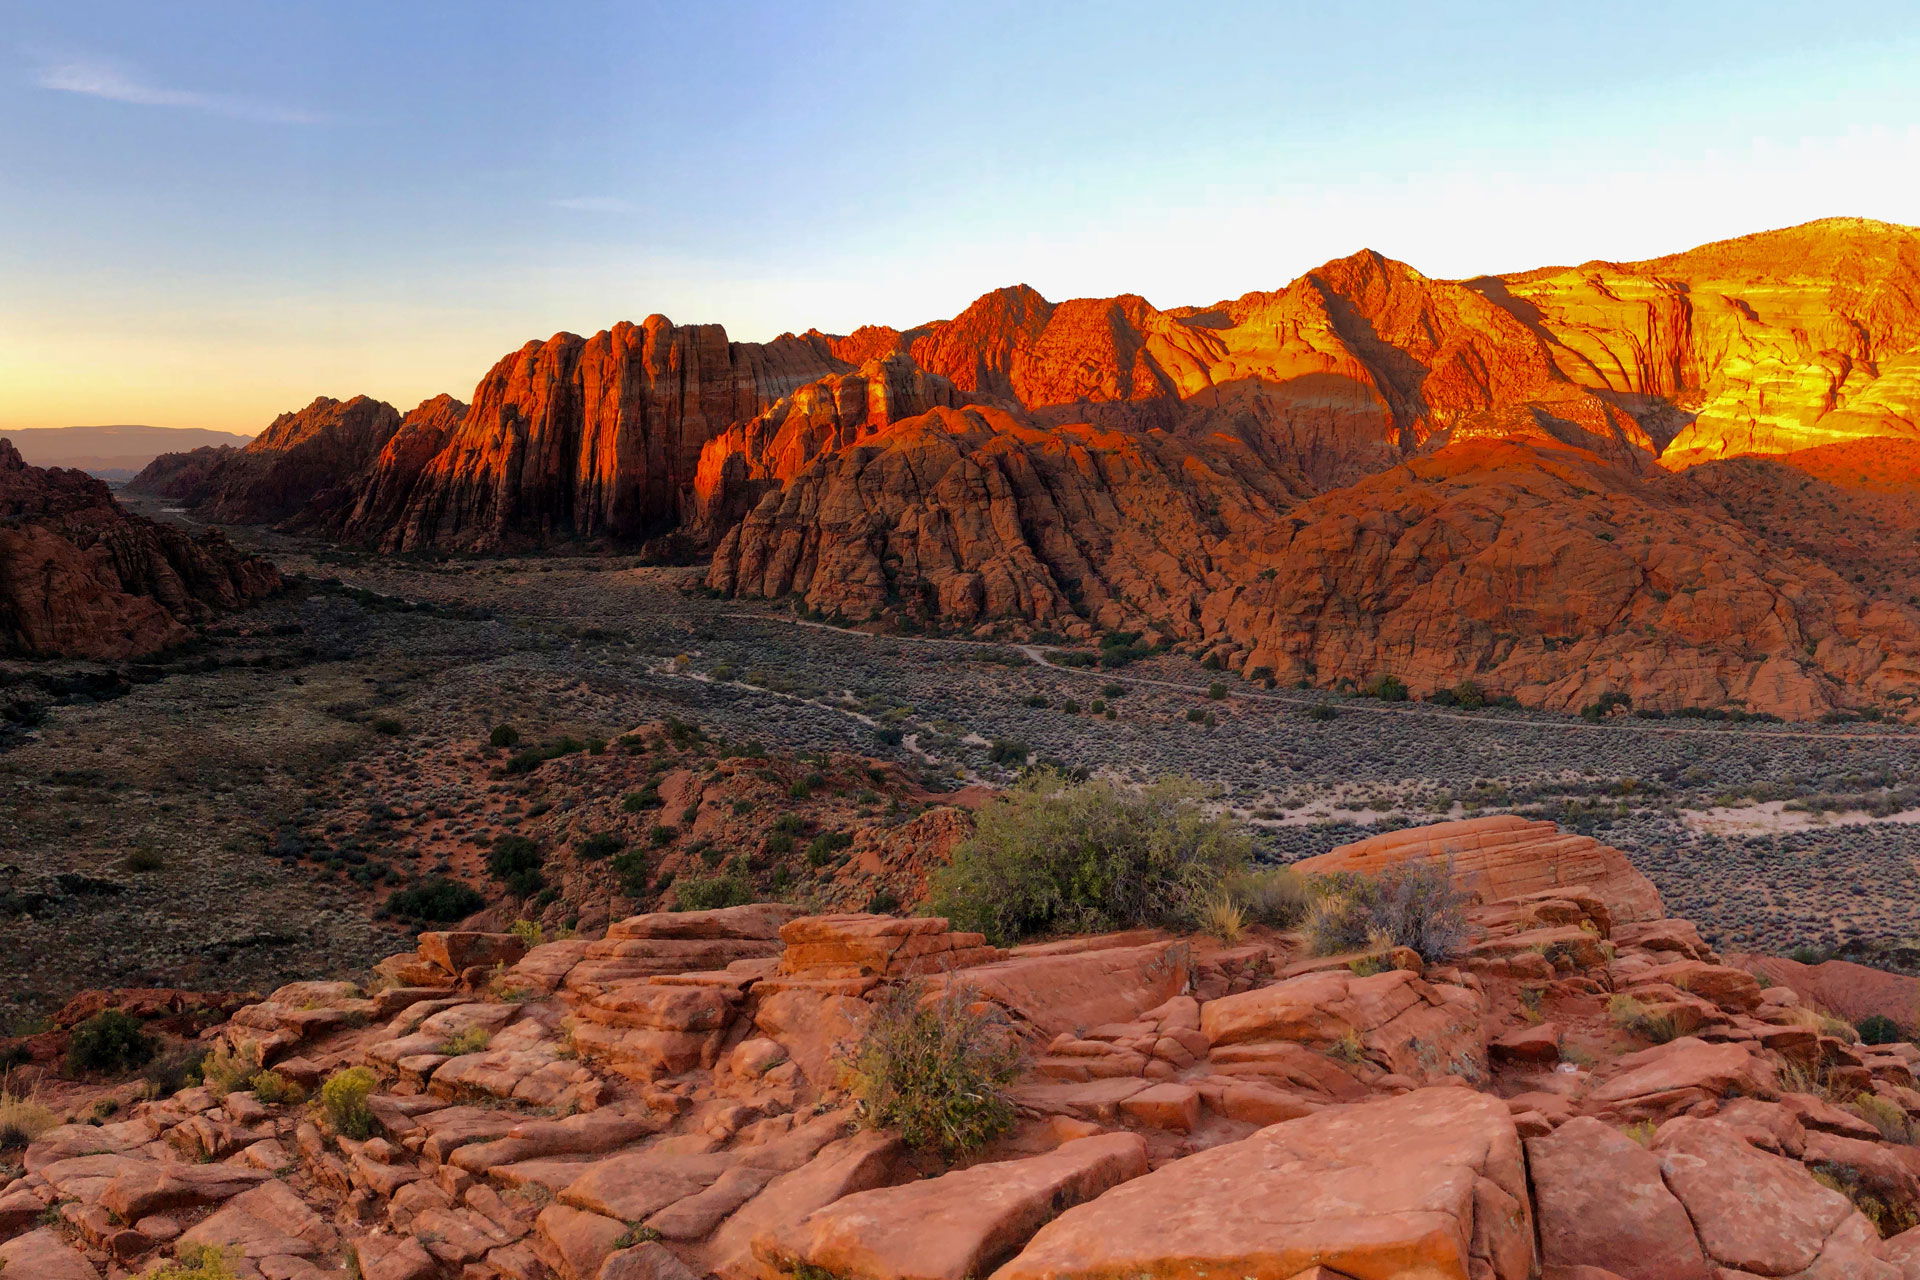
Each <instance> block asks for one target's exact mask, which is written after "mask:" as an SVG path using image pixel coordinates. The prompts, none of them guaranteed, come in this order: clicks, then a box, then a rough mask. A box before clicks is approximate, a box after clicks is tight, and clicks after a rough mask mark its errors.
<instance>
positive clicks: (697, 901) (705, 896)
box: [673, 875, 753, 911]
mask: <svg viewBox="0 0 1920 1280" xmlns="http://www.w3.org/2000/svg"><path fill="white" fill-rule="evenodd" d="M752 901H753V886H751V885H749V884H748V883H747V882H746V880H745V879H744V878H742V877H740V876H737V875H724V876H708V877H706V878H704V879H700V880H683V881H681V882H680V883H679V884H678V885H676V886H675V887H674V891H673V908H674V910H676V911H713V910H716V909H718V908H720V907H743V906H745V905H746V904H747V903H749V902H752Z"/></svg>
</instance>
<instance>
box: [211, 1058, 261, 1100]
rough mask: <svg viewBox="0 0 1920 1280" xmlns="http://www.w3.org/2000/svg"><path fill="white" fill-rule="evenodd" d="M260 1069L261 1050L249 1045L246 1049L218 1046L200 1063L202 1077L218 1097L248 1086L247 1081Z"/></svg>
mask: <svg viewBox="0 0 1920 1280" xmlns="http://www.w3.org/2000/svg"><path fill="white" fill-rule="evenodd" d="M259 1070H260V1050H259V1048H258V1047H256V1046H253V1045H249V1046H248V1047H247V1048H245V1049H241V1050H238V1051H236V1050H233V1049H229V1048H228V1047H227V1046H226V1045H220V1046H218V1047H216V1048H215V1049H214V1050H213V1052H211V1053H209V1054H208V1055H207V1056H206V1057H205V1058H204V1059H203V1060H202V1061H201V1063H200V1079H201V1082H202V1083H203V1084H205V1085H206V1086H207V1088H208V1090H209V1091H211V1092H212V1094H213V1096H214V1097H216V1098H224V1097H226V1096H227V1095H228V1094H230V1093H233V1092H235V1091H236V1090H240V1089H244V1088H246V1087H247V1082H248V1080H250V1079H251V1078H252V1077H253V1076H254V1075H256V1074H257V1073H258V1072H259Z"/></svg>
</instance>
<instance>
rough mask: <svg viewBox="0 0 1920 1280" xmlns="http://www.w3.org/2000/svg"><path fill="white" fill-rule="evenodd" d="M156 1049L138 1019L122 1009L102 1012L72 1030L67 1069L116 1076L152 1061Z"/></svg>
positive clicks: (68, 1044)
mask: <svg viewBox="0 0 1920 1280" xmlns="http://www.w3.org/2000/svg"><path fill="white" fill-rule="evenodd" d="M156 1047H157V1045H156V1043H155V1041H154V1039H153V1037H152V1036H149V1035H148V1034H147V1033H146V1029H145V1028H143V1027H142V1026H141V1025H140V1020H139V1019H138V1018H136V1017H134V1016H133V1015H132V1014H130V1013H128V1012H126V1011H125V1010H123V1009H103V1010H101V1011H100V1012H99V1013H96V1014H94V1015H93V1016H92V1017H91V1018H88V1019H87V1020H86V1021H85V1022H82V1023H81V1024H80V1025H79V1026H77V1027H75V1028H74V1029H73V1035H72V1037H71V1038H70V1039H69V1040H68V1041H67V1069H68V1070H69V1071H74V1072H80V1071H99V1072H102V1073H105V1074H109V1075H118V1074H119V1073H120V1072H123V1071H131V1070H133V1069H134V1068H135V1067H138V1066H141V1065H143V1064H145V1063H146V1062H148V1061H149V1060H151V1059H152V1057H153V1053H154V1049H155V1048H156Z"/></svg>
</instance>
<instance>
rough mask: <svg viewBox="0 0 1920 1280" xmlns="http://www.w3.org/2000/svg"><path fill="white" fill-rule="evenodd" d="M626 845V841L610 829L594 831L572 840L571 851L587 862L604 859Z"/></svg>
mask: <svg viewBox="0 0 1920 1280" xmlns="http://www.w3.org/2000/svg"><path fill="white" fill-rule="evenodd" d="M626 847H627V844H626V841H624V840H622V839H621V838H620V837H619V836H616V835H614V834H613V833H612V832H610V831H596V832H594V833H593V834H592V835H590V836H587V837H585V838H584V839H580V840H576V841H574V842H573V851H574V852H575V853H577V854H579V855H580V856H581V857H583V858H585V859H587V860H588V861H589V862H601V861H604V860H605V859H607V858H611V857H612V856H613V855H614V854H616V853H618V852H620V851H621V850H622V849H624V848H626Z"/></svg>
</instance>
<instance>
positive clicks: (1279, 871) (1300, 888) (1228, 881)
mask: <svg viewBox="0 0 1920 1280" xmlns="http://www.w3.org/2000/svg"><path fill="white" fill-rule="evenodd" d="M1214 896H1215V898H1216V899H1218V898H1224V899H1225V900H1226V901H1228V902H1231V903H1233V904H1234V905H1235V906H1237V907H1239V908H1240V910H1241V911H1242V912H1243V913H1244V914H1245V916H1246V919H1247V923H1248V924H1264V925H1271V926H1272V927H1273V928H1276V929H1290V928H1292V927H1293V926H1294V925H1296V924H1298V923H1300V921H1301V920H1302V919H1304V918H1305V917H1306V914H1307V912H1308V910H1309V909H1310V908H1311V907H1312V906H1313V891H1312V889H1310V888H1309V887H1308V886H1307V882H1306V881H1305V880H1303V879H1301V877H1300V876H1299V874H1298V873H1297V872H1295V871H1294V870H1293V869H1292V868H1291V867H1249V868H1247V869H1246V870H1245V871H1236V872H1233V873H1232V874H1230V875H1228V876H1226V877H1225V878H1224V879H1222V880H1221V881H1220V887H1219V890H1218V892H1217V894H1215V895H1214Z"/></svg>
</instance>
